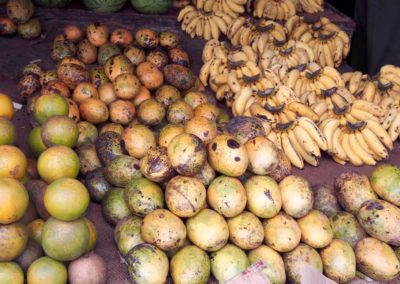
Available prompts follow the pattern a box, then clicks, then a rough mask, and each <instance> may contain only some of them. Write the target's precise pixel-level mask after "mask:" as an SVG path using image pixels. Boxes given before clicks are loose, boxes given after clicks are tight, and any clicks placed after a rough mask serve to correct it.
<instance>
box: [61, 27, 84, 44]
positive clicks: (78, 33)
mask: <svg viewBox="0 0 400 284" xmlns="http://www.w3.org/2000/svg"><path fill="white" fill-rule="evenodd" d="M64 36H65V38H66V39H67V40H68V41H71V42H74V43H76V42H79V41H80V40H82V39H83V37H84V33H83V31H82V30H81V29H80V28H79V27H78V26H76V25H71V24H68V25H65V26H64Z"/></svg>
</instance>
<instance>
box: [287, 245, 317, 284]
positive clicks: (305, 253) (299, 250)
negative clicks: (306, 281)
mask: <svg viewBox="0 0 400 284" xmlns="http://www.w3.org/2000/svg"><path fill="white" fill-rule="evenodd" d="M283 261H284V263H285V270H286V276H287V279H288V281H289V283H296V284H300V283H302V282H301V274H300V271H301V269H302V268H303V267H304V265H305V264H308V265H311V266H313V267H314V268H315V269H316V270H317V271H319V272H320V273H322V260H321V257H320V256H319V254H318V252H317V251H316V250H315V249H313V248H312V247H310V246H308V245H305V244H300V245H298V246H297V247H296V248H295V249H294V250H292V251H291V252H287V253H285V254H284V255H283Z"/></svg>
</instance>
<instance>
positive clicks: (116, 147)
mask: <svg viewBox="0 0 400 284" xmlns="http://www.w3.org/2000/svg"><path fill="white" fill-rule="evenodd" d="M120 141H121V135H120V134H118V133H116V132H113V131H107V132H104V133H102V134H101V135H99V137H97V139H96V143H95V145H96V152H97V155H98V156H99V158H100V161H101V162H102V163H103V164H104V165H108V164H109V163H110V162H111V160H112V159H114V158H115V157H116V156H120V155H123V154H124V151H123V145H121V143H122V141H121V142H120ZM122 144H123V143H122Z"/></svg>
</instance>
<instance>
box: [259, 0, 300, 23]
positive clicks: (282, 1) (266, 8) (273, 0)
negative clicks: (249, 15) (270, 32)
mask: <svg viewBox="0 0 400 284" xmlns="http://www.w3.org/2000/svg"><path fill="white" fill-rule="evenodd" d="M296 2H297V1H293V0H255V1H254V10H253V16H254V17H256V18H268V19H272V20H287V19H289V18H290V17H292V16H294V15H296Z"/></svg>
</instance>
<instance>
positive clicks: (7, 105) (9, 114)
mask: <svg viewBox="0 0 400 284" xmlns="http://www.w3.org/2000/svg"><path fill="white" fill-rule="evenodd" d="M0 105H1V108H0V117H5V118H8V119H12V118H13V116H14V105H13V103H12V100H11V98H10V97H9V96H7V95H6V94H3V93H0Z"/></svg>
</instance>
